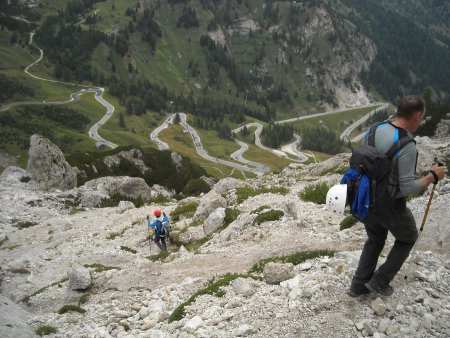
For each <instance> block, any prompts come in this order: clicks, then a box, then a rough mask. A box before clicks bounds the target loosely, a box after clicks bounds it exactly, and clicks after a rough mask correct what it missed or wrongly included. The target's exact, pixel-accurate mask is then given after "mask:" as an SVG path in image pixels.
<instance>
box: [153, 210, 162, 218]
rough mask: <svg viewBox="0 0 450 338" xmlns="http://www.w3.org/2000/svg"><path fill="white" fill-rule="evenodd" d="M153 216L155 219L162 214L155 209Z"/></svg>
mask: <svg viewBox="0 0 450 338" xmlns="http://www.w3.org/2000/svg"><path fill="white" fill-rule="evenodd" d="M153 214H154V215H155V217H160V216H161V215H162V212H161V210H159V209H156V210H155V212H154V213H153Z"/></svg>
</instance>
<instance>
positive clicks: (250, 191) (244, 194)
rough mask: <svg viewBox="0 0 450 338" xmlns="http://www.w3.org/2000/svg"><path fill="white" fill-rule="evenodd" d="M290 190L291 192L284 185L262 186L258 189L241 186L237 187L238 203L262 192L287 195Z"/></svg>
mask: <svg viewBox="0 0 450 338" xmlns="http://www.w3.org/2000/svg"><path fill="white" fill-rule="evenodd" d="M288 192H289V190H288V189H286V188H284V187H279V188H267V187H262V188H258V189H254V188H249V187H240V188H236V196H237V203H242V202H243V201H245V200H246V199H247V198H250V197H253V196H258V195H261V194H266V193H273V194H281V195H286V194H287V193H288Z"/></svg>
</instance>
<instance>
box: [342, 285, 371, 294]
mask: <svg viewBox="0 0 450 338" xmlns="http://www.w3.org/2000/svg"><path fill="white" fill-rule="evenodd" d="M368 293H370V290H369V289H368V288H366V287H365V286H364V285H360V286H357V287H356V286H353V285H352V286H351V287H350V289H348V290H347V295H349V296H350V297H358V296H361V295H367V294H368Z"/></svg>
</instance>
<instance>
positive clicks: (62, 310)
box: [58, 304, 86, 315]
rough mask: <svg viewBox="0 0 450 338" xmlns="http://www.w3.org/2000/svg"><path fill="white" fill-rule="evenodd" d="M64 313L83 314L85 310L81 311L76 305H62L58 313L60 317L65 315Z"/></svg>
mask: <svg viewBox="0 0 450 338" xmlns="http://www.w3.org/2000/svg"><path fill="white" fill-rule="evenodd" d="M66 312H78V313H85V312H86V310H85V309H82V308H81V307H79V306H77V305H71V304H68V305H64V306H63V307H62V308H60V309H59V310H58V313H59V314H60V315H62V314H64V313H66Z"/></svg>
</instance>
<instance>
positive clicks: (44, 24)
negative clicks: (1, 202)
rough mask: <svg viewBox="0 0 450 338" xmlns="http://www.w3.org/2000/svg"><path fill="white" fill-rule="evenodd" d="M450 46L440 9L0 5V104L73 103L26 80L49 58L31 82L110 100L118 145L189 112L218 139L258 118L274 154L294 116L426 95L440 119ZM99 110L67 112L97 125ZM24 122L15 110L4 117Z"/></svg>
mask: <svg viewBox="0 0 450 338" xmlns="http://www.w3.org/2000/svg"><path fill="white" fill-rule="evenodd" d="M32 32H33V33H34V41H33V43H32V44H31V45H30V41H31V40H32V39H31V36H30V33H32ZM449 45H450V27H449V4H448V2H447V1H441V0H426V1H418V0H411V1H405V0H393V1H387V0H383V1H377V0H366V1H357V0H303V1H300V0H299V1H274V0H214V1H213V0H192V1H187V0H168V1H162V0H132V1H130V0H70V1H62V0H40V1H39V2H31V1H8V0H0V56H1V58H2V61H1V64H0V93H2V94H1V95H0V101H1V102H2V104H8V103H10V102H15V101H23V100H40V101H42V100H48V101H53V100H54V97H53V96H54V95H57V96H58V98H62V99H63V100H67V98H68V97H69V95H70V94H71V93H73V90H72V89H73V87H67V86H66V87H65V88H63V87H62V86H56V85H53V86H52V85H49V84H45V85H43V84H42V81H41V82H38V81H37V80H33V79H31V78H30V77H29V76H28V75H24V72H23V71H24V70H25V68H26V67H27V66H28V65H30V64H31V63H32V62H33V61H35V60H36V59H37V58H38V57H39V50H38V49H37V48H41V49H42V50H43V60H42V62H40V63H39V64H38V65H36V66H34V67H33V68H32V69H31V71H32V72H34V73H35V74H38V75H39V76H42V77H43V78H47V79H54V80H58V81H63V82H71V83H78V84H84V85H87V86H102V87H105V88H106V93H107V95H110V99H111V100H113V101H114V106H115V109H116V111H117V112H118V114H117V115H114V117H113V118H112V119H111V120H110V121H108V123H107V124H105V126H104V127H102V128H104V129H103V130H104V131H105V133H106V134H107V135H109V136H110V137H112V142H115V143H116V144H120V145H126V144H130V143H132V144H135V145H141V146H144V145H148V144H147V142H148V134H149V132H150V131H151V129H152V128H154V127H156V126H157V125H158V124H159V123H161V121H162V120H163V119H164V118H165V117H164V116H166V115H167V113H171V112H175V111H181V112H187V113H188V114H190V115H189V119H190V123H191V124H192V126H194V127H195V128H198V129H200V130H202V129H203V130H208V131H212V132H213V133H215V134H212V135H214V136H217V137H220V139H222V140H228V139H231V138H232V133H231V130H232V129H233V128H236V127H238V126H239V125H242V124H243V123H244V122H246V121H247V122H249V121H253V120H255V119H256V120H259V121H261V122H262V123H264V125H265V126H266V128H265V130H266V132H269V133H268V134H265V135H264V138H265V142H266V144H271V145H276V146H278V145H279V144H282V143H283V142H289V141H290V140H291V138H292V134H293V132H294V130H289V131H288V132H287V133H286V135H284V134H285V133H284V131H283V132H281V131H280V130H275V128H273V127H270V126H269V125H270V124H271V123H272V122H274V121H277V120H282V119H285V118H289V117H293V116H298V115H307V114H310V113H315V112H321V111H324V110H329V109H334V108H344V107H354V106H361V105H366V104H368V103H369V102H374V101H389V102H391V103H393V104H394V105H395V104H396V102H397V100H398V98H399V97H401V96H402V95H404V94H412V93H413V94H422V93H423V92H424V91H425V90H428V91H429V92H431V96H430V97H432V98H433V101H434V102H435V103H436V105H434V106H430V107H432V109H433V108H436V107H441V104H444V106H445V104H446V103H448V101H449V98H450V68H449V67H448V62H449V60H450V49H449ZM94 105H96V103H95V102H93V101H92V100H90V101H89V102H86V101H84V102H82V107H74V108H73V110H74V111H78V112H79V113H80V114H85V115H86V116H87V117H88V118H89V120H90V121H98V119H99V117H100V116H101V115H100V114H101V112H102V109H101V107H100V108H99V107H98V105H97V110H96V109H94V108H93V107H94ZM85 109H88V111H86V110H85ZM436 109H438V108H436ZM439 109H440V108H439ZM439 109H438V110H439ZM23 114H24V113H23V111H21V110H18V109H16V108H14V109H12V110H11V113H10V116H22V115H23ZM441 115H442V114H441V113H439V114H435V116H438V117H439V116H441ZM46 119H47V117H46ZM2 121H3V122H2V123H1V124H0V128H2V130H5V131H6V130H7V131H8V133H9V134H11V133H12V132H11V129H10V128H15V129H14V130H19V131H20V128H19V127H18V125H17V124H15V125H14V127H12V126H11V124H12V123H13V122H14V121H15V120H14V121H13V120H11V121H9V120H8V121H6V120H5V118H3V120H2ZM46 121H48V128H47V129H46V130H48V131H49V132H48V133H47V135H46V136H47V137H50V138H52V135H55V136H54V138H53V139H52V140H53V141H55V142H57V143H58V140H65V141H64V143H65V145H63V144H59V145H60V146H61V147H62V148H64V149H67V151H71V150H72V149H71V147H67V148H66V145H70V144H74V146H72V147H76V146H75V144H76V143H77V142H83V146H82V147H86V148H88V146H87V144H88V143H89V138H88V137H87V135H86V132H87V130H86V129H87V126H84V127H83V128H78V129H73V128H71V127H68V126H65V125H64V123H61V122H58V121H54V120H51V119H47V120H46ZM433 121H434V122H433V124H434V123H435V122H436V121H435V120H433ZM14 123H15V122H14ZM14 123H13V124H14ZM436 123H437V122H436ZM39 126H40V127H39V128H41V127H42V124H39ZM17 128H19V129H17ZM427 128H428V129H429V130H430V131H429V132H432V129H433V127H432V126H429V127H427ZM41 129H42V128H41ZM44 129H45V128H44ZM56 129H57V130H58V133H57V135H56V134H55V133H50V131H52V130H56ZM28 133H29V131H27V132H25V131H24V133H22V135H20V136H18V137H19V138H20V140H21V141H20V142H21V143H23V142H24V141H23V140H24V139H26V137H27V135H28ZM83 134H84V136H83ZM281 135H284V136H283V137H281V138H280V136H281ZM327 137H328V136H327ZM331 138H332V137H331V136H330V139H331ZM9 139H11V137H10V138H9ZM4 141H5V140H4ZM5 142H6V141H5ZM24 146H25V144H23V145H21V147H24ZM92 146H93V144H91V145H90V147H92ZM153 146H154V145H153ZM231 148H233V146H230V151H231ZM337 148H340V146H338V147H337ZM89 150H91V149H89ZM334 151H338V149H335V150H334ZM227 152H228V150H227Z"/></svg>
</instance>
